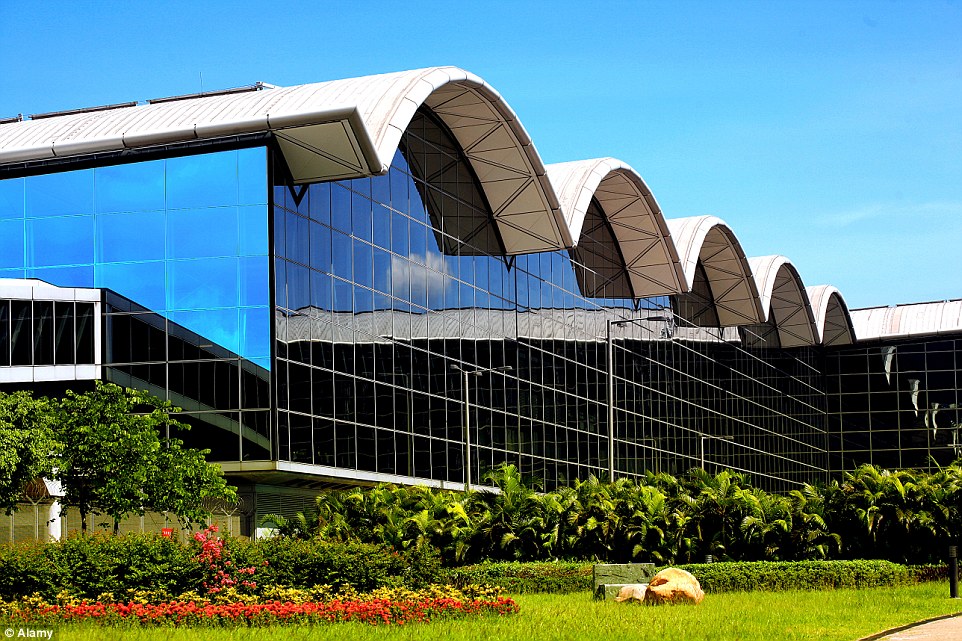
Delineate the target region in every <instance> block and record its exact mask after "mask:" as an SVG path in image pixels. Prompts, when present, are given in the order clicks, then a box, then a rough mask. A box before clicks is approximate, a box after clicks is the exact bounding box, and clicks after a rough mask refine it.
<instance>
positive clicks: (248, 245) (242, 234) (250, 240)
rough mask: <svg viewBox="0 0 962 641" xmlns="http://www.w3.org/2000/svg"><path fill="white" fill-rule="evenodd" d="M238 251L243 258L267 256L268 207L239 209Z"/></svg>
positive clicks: (259, 206) (258, 206)
mask: <svg viewBox="0 0 962 641" xmlns="http://www.w3.org/2000/svg"><path fill="white" fill-rule="evenodd" d="M237 226H238V235H239V243H238V251H239V253H240V255H241V256H250V255H261V254H267V249H268V247H267V244H268V243H267V207H266V206H264V205H257V206H253V207H238V208H237Z"/></svg>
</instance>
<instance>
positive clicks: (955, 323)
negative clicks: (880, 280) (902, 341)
mask: <svg viewBox="0 0 962 641" xmlns="http://www.w3.org/2000/svg"><path fill="white" fill-rule="evenodd" d="M852 324H853V326H854V327H855V336H856V337H857V339H858V340H860V341H866V340H876V339H880V338H908V337H911V336H933V335H938V334H947V333H957V332H962V300H947V301H937V302H930V303H913V304H909V305H894V306H891V307H867V308H864V309H855V310H852Z"/></svg>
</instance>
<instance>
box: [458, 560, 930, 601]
mask: <svg viewBox="0 0 962 641" xmlns="http://www.w3.org/2000/svg"><path fill="white" fill-rule="evenodd" d="M591 567H592V566H591V565H588V564H584V563H570V562H545V563H520V562H510V563H482V564H479V565H470V566H464V567H461V568H453V569H450V570H448V571H447V581H448V582H449V583H451V584H452V585H455V586H464V585H469V584H475V585H478V584H486V585H496V586H499V587H502V588H504V589H505V590H507V591H508V592H509V593H512V594H523V593H530V592H549V593H556V594H563V593H568V592H589V591H591V589H592V579H591ZM674 567H679V568H681V569H683V570H688V571H689V572H691V573H692V574H694V575H695V577H696V578H697V579H698V582H699V583H701V586H702V588H703V589H704V590H705V592H740V591H741V592H749V591H755V590H758V591H768V592H773V591H779V590H825V589H833V588H867V587H877V586H894V585H904V584H907V583H915V582H920V581H931V580H937V579H940V578H944V576H946V574H945V573H946V569H945V566H913V567H907V566H904V565H899V564H897V563H891V562H889V561H784V562H782V561H757V562H741V561H735V562H719V563H695V564H688V565H678V566H674ZM658 569H659V570H661V569H663V568H658Z"/></svg>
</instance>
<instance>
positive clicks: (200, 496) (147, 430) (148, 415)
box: [54, 381, 236, 533]
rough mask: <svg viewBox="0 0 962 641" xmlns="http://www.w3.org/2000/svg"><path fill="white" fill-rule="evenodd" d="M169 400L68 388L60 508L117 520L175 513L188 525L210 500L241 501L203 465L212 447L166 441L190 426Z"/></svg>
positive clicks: (60, 424)
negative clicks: (174, 431) (196, 447)
mask: <svg viewBox="0 0 962 641" xmlns="http://www.w3.org/2000/svg"><path fill="white" fill-rule="evenodd" d="M179 411H180V409H179V408H177V407H174V406H172V405H171V404H170V402H168V401H162V400H160V399H158V398H156V397H154V396H152V395H150V394H148V393H147V392H143V391H138V390H134V389H130V388H127V389H124V388H122V387H118V386H117V385H113V384H110V383H101V382H100V381H97V383H96V387H95V389H94V390H92V391H89V392H85V393H83V394H77V393H75V392H71V391H68V392H67V396H66V398H64V399H63V400H62V401H60V403H59V404H58V412H57V425H56V428H55V430H56V434H57V436H58V440H59V441H60V442H62V443H64V447H63V448H62V449H61V450H60V452H59V455H58V456H57V457H56V470H55V472H54V476H55V478H57V479H58V480H60V482H61V483H62V484H63V489H64V496H63V499H61V503H63V504H64V505H65V506H75V507H77V509H78V510H79V511H80V517H81V529H82V531H84V532H86V530H87V515H88V514H103V515H106V516H109V517H110V518H111V519H113V522H114V532H115V533H116V532H117V530H118V528H119V525H120V521H121V520H122V519H123V518H125V517H126V516H128V515H130V514H140V515H142V514H143V513H144V511H145V509H156V510H167V511H171V512H173V513H174V514H176V515H177V516H178V518H180V519H181V521H182V522H184V523H185V524H189V523H190V522H191V521H198V520H200V519H201V518H203V517H204V516H206V515H207V514H209V512H207V511H206V510H205V509H204V503H205V500H206V499H209V498H214V497H219V498H224V499H227V500H232V499H234V498H236V496H235V493H234V490H233V488H230V487H228V486H227V485H226V483H225V482H224V479H223V477H222V476H221V473H220V470H219V469H218V468H216V467H215V466H212V465H210V464H208V463H207V462H206V461H204V459H203V457H204V455H206V454H207V453H209V450H202V451H194V450H186V449H183V448H182V443H181V441H179V440H177V439H168V438H164V437H162V434H166V433H168V432H169V430H170V429H171V428H176V429H189V426H187V425H183V424H181V423H178V422H177V421H176V420H174V419H173V418H172V416H171V414H173V413H175V412H179Z"/></svg>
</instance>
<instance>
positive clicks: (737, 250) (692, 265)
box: [667, 216, 765, 327]
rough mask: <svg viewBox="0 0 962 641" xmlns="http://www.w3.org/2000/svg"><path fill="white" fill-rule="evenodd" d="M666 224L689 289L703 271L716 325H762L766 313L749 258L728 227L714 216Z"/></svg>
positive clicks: (672, 221) (671, 221) (678, 220)
mask: <svg viewBox="0 0 962 641" xmlns="http://www.w3.org/2000/svg"><path fill="white" fill-rule="evenodd" d="M667 223H668V229H669V230H670V231H671V237H672V239H674V243H675V248H676V249H677V251H678V256H679V258H680V260H681V264H682V267H683V268H684V273H685V279H686V281H687V283H688V287H689V288H691V286H692V285H693V284H694V281H695V270H696V267H697V265H698V264H699V263H701V265H702V267H703V268H704V270H705V274H706V276H707V277H708V284H709V288H710V289H711V294H712V298H713V299H714V304H715V308H716V310H717V313H718V322H719V324H720V325H721V326H722V327H731V326H735V325H744V324H751V323H761V322H763V321H764V318H765V311H764V310H763V309H762V303H761V300H760V299H759V297H758V288H757V287H756V285H755V279H754V278H752V271H751V268H750V267H749V265H748V259H747V258H746V257H745V252H744V251H742V247H741V244H740V243H739V242H738V239H737V238H736V237H735V234H734V232H732V230H731V229H730V228H729V227H728V225H726V224H725V222H724V221H723V220H721V219H720V218H716V217H715V216H692V217H690V218H672V219H668V220H667Z"/></svg>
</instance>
